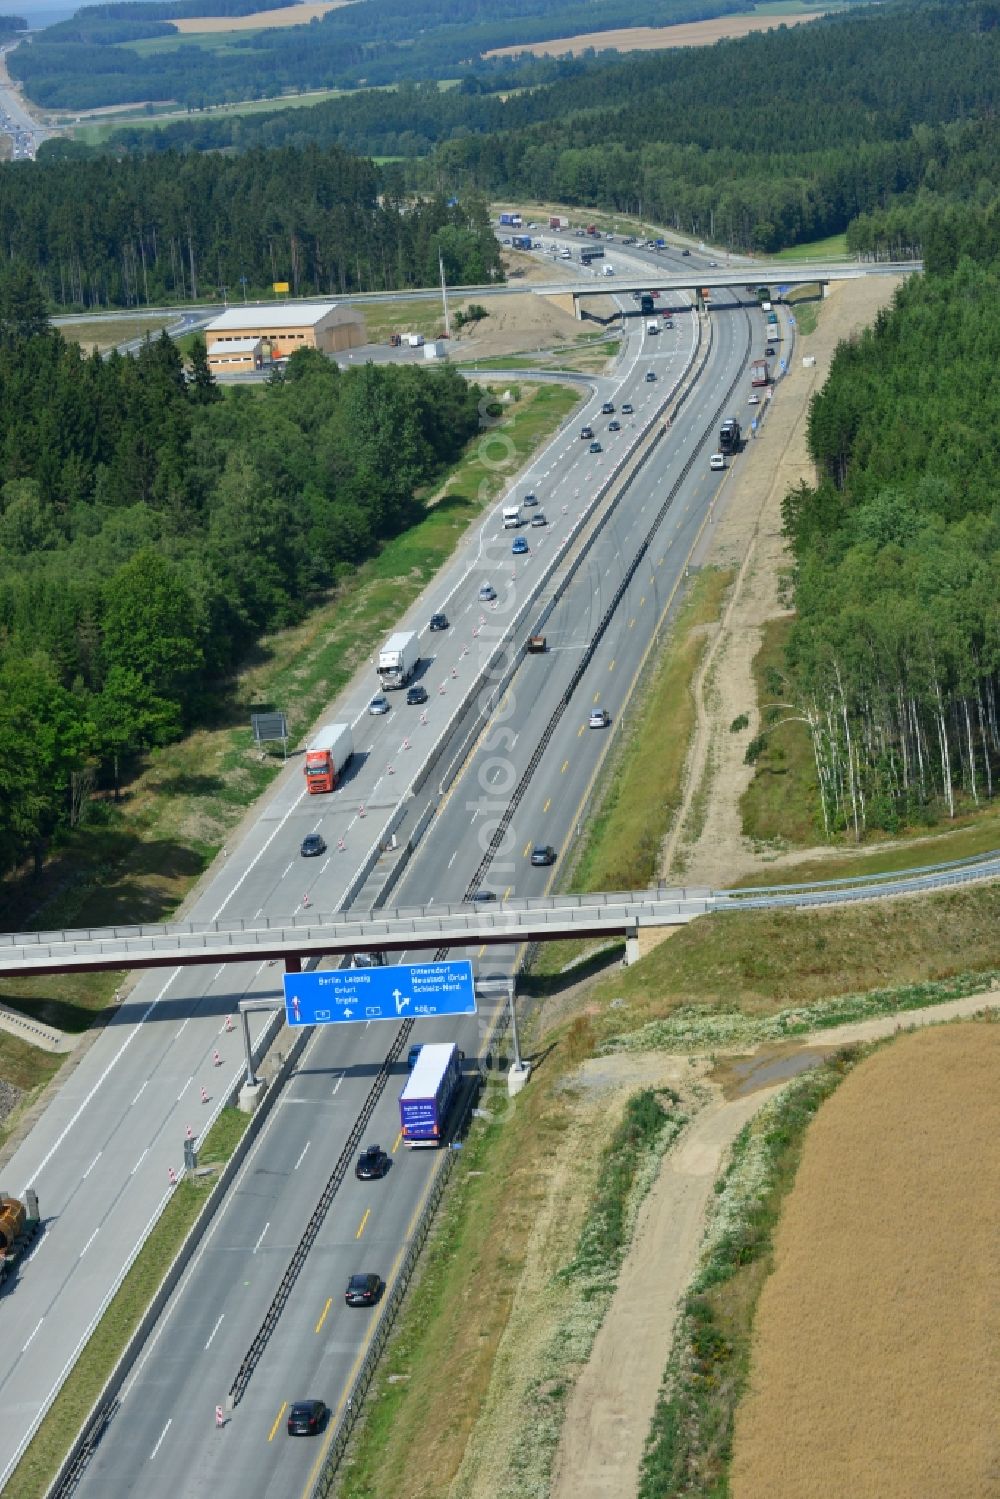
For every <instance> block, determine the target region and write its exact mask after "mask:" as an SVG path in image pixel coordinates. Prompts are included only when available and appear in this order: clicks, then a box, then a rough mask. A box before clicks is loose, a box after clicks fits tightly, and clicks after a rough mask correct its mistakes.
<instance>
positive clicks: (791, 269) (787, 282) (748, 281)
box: [510, 247, 923, 318]
mask: <svg viewBox="0 0 1000 1499" xmlns="http://www.w3.org/2000/svg"><path fill="white" fill-rule="evenodd" d="M584 248H585V247H584ZM611 253H612V254H613V253H614V249H613V248H612V251H611ZM601 263H602V264H604V263H605V262H604V261H602V262H601ZM922 270H923V261H920V260H901V261H883V262H874V263H872V264H868V263H863V262H861V261H853V262H845V261H829V262H823V261H801V262H792V261H779V262H774V263H772V264H765V263H763V262H760V263H756V264H750V265H747V264H740V265H729V266H716V267H715V268H714V269H710V270H705V269H702V270H699V269H698V268H697V266H695V267H694V268H693V269H691V270H684V271H679V272H676V273H674V272H672V271H671V272H669V273H666V272H663V271H661V270H659V268H658V267H657V266H656V265H655V264H654V263H653V262H650V263H649V265H646V266H637V265H636V263H635V262H633V263H632V264H631V265H627V264H625V263H624V262H622V261H617V260H616V261H615V275H614V278H613V279H612V278H611V277H605V276H603V275H601V274H599V273H598V274H596V275H594V274H592V275H591V276H589V277H587V278H586V280H580V281H553V282H548V283H543V284H541V285H536V286H522V287H521V288H519V289H520V290H521V291H530V292H532V293H533V295H534V296H536V297H550V298H554V299H555V301H556V302H558V303H559V304H560V306H562V307H565V309H566V310H567V311H571V312H572V313H573V314H574V316H575V317H577V318H579V316H580V300H581V298H583V297H606V296H609V295H612V294H614V293H616V292H635V291H637V292H644V291H653V290H656V291H659V292H660V293H661V295H665V296H669V295H670V294H671V293H672V292H694V293H695V295H697V294H698V293H699V292H701V291H708V292H709V293H712V292H716V291H723V290H727V289H728V288H730V287H733V286H753V288H754V290H756V288H757V287H758V286H767V287H770V288H772V289H774V290H775V293H776V294H777V288H778V287H779V286H786V287H792V286H819V287H820V289H821V290H822V292H823V295H824V296H825V295H826V288H827V287H828V286H829V285H830V283H831V282H833V281H857V280H858V279H859V278H861V277H863V276H912V275H913V274H914V273H915V272H917V271H922ZM510 285H511V286H512V285H513V283H510Z"/></svg>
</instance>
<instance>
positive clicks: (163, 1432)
mask: <svg viewBox="0 0 1000 1499" xmlns="http://www.w3.org/2000/svg"><path fill="white" fill-rule="evenodd" d="M173 1419H174V1418H173V1416H171V1417H170V1419H169V1420H168V1421H167V1424H166V1426H165V1427H164V1428H163V1430H162V1431H161V1432H160V1435H159V1437H158V1438H157V1441H156V1446H155V1447H154V1448H153V1450H152V1452H151V1453H150V1454H149V1460H150V1462H152V1461H153V1458H154V1457H155V1456H156V1454H157V1453H158V1452H159V1450H160V1447H161V1445H162V1443H163V1438H164V1437H165V1436H166V1434H167V1432H168V1431H169V1430H170V1427H171V1423H172V1422H173Z"/></svg>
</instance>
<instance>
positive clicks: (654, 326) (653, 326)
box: [646, 318, 660, 333]
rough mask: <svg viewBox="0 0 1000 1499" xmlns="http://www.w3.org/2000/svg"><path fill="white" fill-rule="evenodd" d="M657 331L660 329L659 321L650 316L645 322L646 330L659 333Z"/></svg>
mask: <svg viewBox="0 0 1000 1499" xmlns="http://www.w3.org/2000/svg"><path fill="white" fill-rule="evenodd" d="M659 331H660V325H659V323H658V322H657V321H656V319H655V318H651V319H650V321H649V322H648V323H647V324H646V332H647V333H659Z"/></svg>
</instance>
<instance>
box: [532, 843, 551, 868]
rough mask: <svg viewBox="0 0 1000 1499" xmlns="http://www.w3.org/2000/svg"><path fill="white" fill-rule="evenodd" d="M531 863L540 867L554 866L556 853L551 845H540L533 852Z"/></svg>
mask: <svg viewBox="0 0 1000 1499" xmlns="http://www.w3.org/2000/svg"><path fill="white" fill-rule="evenodd" d="M531 862H532V864H534V865H536V866H538V865H541V864H554V863H555V862H556V851H555V849H554V848H553V847H552V844H551V843H539V844H538V845H536V847H535V848H533V849H532V850H531Z"/></svg>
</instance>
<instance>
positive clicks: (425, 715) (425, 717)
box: [420, 708, 427, 723]
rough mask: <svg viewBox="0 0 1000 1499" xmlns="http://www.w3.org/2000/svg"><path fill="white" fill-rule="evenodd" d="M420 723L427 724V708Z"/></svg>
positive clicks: (421, 716)
mask: <svg viewBox="0 0 1000 1499" xmlns="http://www.w3.org/2000/svg"><path fill="white" fill-rule="evenodd" d="M420 722H421V723H426V722H427V709H426V708H425V709H424V711H423V713H421V715H420Z"/></svg>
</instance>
